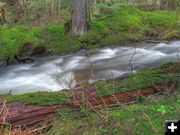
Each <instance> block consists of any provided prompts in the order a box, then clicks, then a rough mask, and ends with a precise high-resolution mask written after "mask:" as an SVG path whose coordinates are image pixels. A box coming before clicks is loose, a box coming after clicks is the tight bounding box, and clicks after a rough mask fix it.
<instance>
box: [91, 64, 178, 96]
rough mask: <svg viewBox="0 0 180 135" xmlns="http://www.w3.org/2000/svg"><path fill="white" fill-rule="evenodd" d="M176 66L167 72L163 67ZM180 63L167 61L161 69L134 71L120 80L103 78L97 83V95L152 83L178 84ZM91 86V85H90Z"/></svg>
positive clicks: (150, 85) (109, 93) (147, 85)
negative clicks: (171, 71) (170, 71)
mask: <svg viewBox="0 0 180 135" xmlns="http://www.w3.org/2000/svg"><path fill="white" fill-rule="evenodd" d="M171 66H176V67H175V69H174V70H173V72H174V73H166V72H164V71H163V70H162V69H163V68H165V67H166V68H168V67H171ZM179 69H180V65H178V64H177V63H167V64H165V65H163V66H162V67H161V69H149V70H146V71H141V72H138V73H132V74H130V75H129V76H128V77H127V78H125V79H123V80H121V81H118V80H116V81H115V80H112V81H111V80H101V81H99V82H97V83H96V90H97V95H98V96H99V97H102V96H108V95H112V94H115V93H120V92H127V91H133V90H138V89H144V88H149V87H152V84H165V85H166V84H169V83H175V84H178V80H179V77H177V76H175V75H174V74H175V73H179ZM89 87H90V86H89Z"/></svg>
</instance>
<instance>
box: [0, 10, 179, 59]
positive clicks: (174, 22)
mask: <svg viewBox="0 0 180 135" xmlns="http://www.w3.org/2000/svg"><path fill="white" fill-rule="evenodd" d="M67 24H68V23H66V25H67ZM89 24H90V30H89V32H88V33H87V34H86V35H84V36H82V37H71V36H70V35H69V34H68V33H67V30H66V29H67V26H66V25H63V24H57V23H52V24H46V25H42V26H31V25H26V24H24V25H22V24H21V25H20V24H17V25H14V26H8V25H3V26H1V27H0V35H1V37H0V58H2V57H3V56H9V57H13V56H14V55H15V54H17V53H18V52H19V50H20V49H21V48H22V47H23V45H25V44H26V43H30V44H32V45H34V46H42V45H43V46H45V47H46V48H49V49H51V50H52V51H53V53H55V54H63V53H70V52H76V51H78V50H80V49H81V48H82V42H86V43H87V44H88V48H96V47H103V46H110V45H116V44H118V43H120V42H132V41H141V40H145V39H154V40H162V39H163V40H172V39H179V38H180V17H179V14H177V13H176V12H173V11H172V12H166V11H153V12H148V11H141V10H138V9H136V8H130V9H123V10H117V11H116V12H115V13H113V14H110V15H101V16H100V17H98V18H97V19H92V20H91V21H90V22H89Z"/></svg>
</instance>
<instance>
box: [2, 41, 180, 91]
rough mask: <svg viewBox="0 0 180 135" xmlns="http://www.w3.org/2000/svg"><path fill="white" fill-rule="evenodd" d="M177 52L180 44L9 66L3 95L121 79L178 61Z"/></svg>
mask: <svg viewBox="0 0 180 135" xmlns="http://www.w3.org/2000/svg"><path fill="white" fill-rule="evenodd" d="M178 50H179V51H180V41H174V42H169V43H158V44H147V43H146V44H142V43H139V44H138V43H136V44H132V45H129V46H126V47H122V46H121V47H120V46H119V47H116V48H104V49H95V50H93V52H94V54H91V55H90V56H89V57H87V56H85V55H83V54H82V53H80V52H79V53H75V54H70V55H65V56H54V57H52V56H51V57H48V58H43V59H41V60H38V61H36V62H34V63H31V64H18V65H10V66H8V67H6V68H4V69H0V94H6V93H9V92H10V91H11V93H12V94H22V93H31V92H36V91H59V90H62V89H68V88H70V87H74V86H75V85H76V84H79V83H82V82H85V81H89V82H93V81H95V80H99V79H106V78H111V77H118V76H122V75H123V74H125V73H130V72H136V71H139V70H142V69H147V68H150V67H154V66H158V65H161V64H163V63H166V62H170V61H177V60H178V59H179V57H180V56H179V55H180V54H179V51H178ZM91 52H92V50H91ZM178 56H179V57H178ZM130 61H131V62H130ZM129 63H131V64H129ZM132 70H133V71H132Z"/></svg>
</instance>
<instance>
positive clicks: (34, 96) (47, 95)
mask: <svg viewBox="0 0 180 135" xmlns="http://www.w3.org/2000/svg"><path fill="white" fill-rule="evenodd" d="M70 97H71V95H70V94H68V93H65V92H37V93H29V94H23V95H7V96H6V99H7V102H9V103H11V102H15V101H18V102H21V103H24V104H38V105H53V104H65V103H68V99H69V98H70Z"/></svg>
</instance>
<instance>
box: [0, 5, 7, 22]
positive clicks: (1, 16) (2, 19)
mask: <svg viewBox="0 0 180 135" xmlns="http://www.w3.org/2000/svg"><path fill="white" fill-rule="evenodd" d="M5 22H6V19H5V15H4V9H3V8H2V7H0V24H4V23H5Z"/></svg>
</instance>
